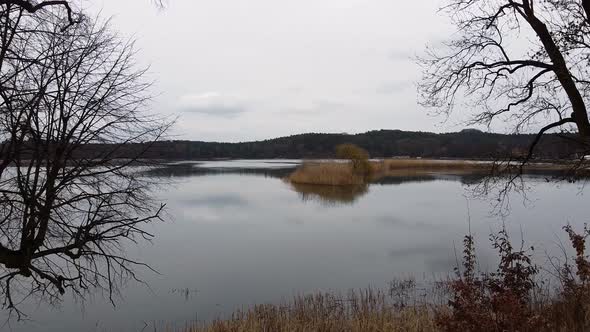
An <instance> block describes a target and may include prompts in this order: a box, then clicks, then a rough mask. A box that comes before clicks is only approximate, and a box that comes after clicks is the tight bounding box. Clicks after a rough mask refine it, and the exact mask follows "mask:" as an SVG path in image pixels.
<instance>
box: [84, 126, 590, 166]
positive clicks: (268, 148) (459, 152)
mask: <svg viewBox="0 0 590 332" xmlns="http://www.w3.org/2000/svg"><path fill="white" fill-rule="evenodd" d="M534 139H535V135H532V134H518V135H517V134H514V135H507V134H496V133H485V132H481V131H479V130H474V129H466V130H463V131H460V132H454V133H442V134H437V133H431V132H415V131H401V130H375V131H369V132H366V133H361V134H326V133H308V134H300V135H293V136H286V137H280V138H274V139H268V140H261V141H252V142H240V143H221V142H203V141H183V140H176V141H158V142H152V143H137V144H125V145H119V146H117V149H116V151H115V152H113V147H112V146H111V145H109V144H88V145H86V146H85V147H83V148H81V149H79V150H78V151H77V154H76V155H75V156H74V157H76V158H102V157H103V155H105V154H107V153H109V154H111V155H112V157H113V158H114V157H118V158H126V156H130V155H137V152H138V151H145V152H144V153H142V154H141V155H142V158H145V159H163V160H179V159H189V160H190V159H209V158H245V159H255V158H297V159H298V158H331V157H335V152H334V147H335V146H337V145H340V144H345V143H351V144H355V145H358V146H360V147H362V148H363V149H365V150H367V151H368V152H369V154H370V155H371V156H372V157H383V158H388V157H402V156H408V157H425V158H476V159H499V158H507V157H512V158H514V159H518V158H524V156H526V154H527V152H528V148H529V146H530V144H531V142H532V141H533V140H534ZM583 150H584V149H579V148H577V145H576V144H572V142H571V140H570V139H569V136H563V135H557V134H551V135H545V136H543V138H542V140H541V142H539V144H538V147H537V149H536V150H535V154H534V158H536V159H552V160H555V159H575V158H580V157H581V156H582V154H583V152H582V151H583ZM113 153H114V155H113Z"/></svg>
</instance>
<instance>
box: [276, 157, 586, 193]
mask: <svg viewBox="0 0 590 332" xmlns="http://www.w3.org/2000/svg"><path fill="white" fill-rule="evenodd" d="M571 166H572V165H566V164H551V163H529V164H527V165H526V166H525V168H524V172H530V171H542V172H543V171H547V172H552V171H567V170H568V169H571ZM492 167H494V171H493V172H494V174H502V173H503V172H506V173H510V172H516V171H518V168H519V167H520V164H519V163H518V162H512V163H509V164H507V163H498V164H496V165H494V164H493V163H492V162H490V161H473V160H438V159H407V158H406V159H385V160H381V161H370V163H369V169H368V171H367V172H366V174H359V173H358V172H355V171H354V169H353V166H352V163H350V162H337V161H306V162H304V163H303V164H302V165H301V166H300V167H299V168H297V169H296V170H295V171H294V172H293V173H292V174H291V175H289V176H288V177H287V180H288V181H289V182H291V183H297V184H315V185H331V186H350V185H361V184H366V183H369V182H371V181H375V180H379V179H381V178H385V177H399V176H408V175H425V174H431V173H440V174H453V175H459V174H467V173H471V174H475V173H479V174H487V173H490V172H491V171H492ZM578 175H582V173H581V172H580V171H578Z"/></svg>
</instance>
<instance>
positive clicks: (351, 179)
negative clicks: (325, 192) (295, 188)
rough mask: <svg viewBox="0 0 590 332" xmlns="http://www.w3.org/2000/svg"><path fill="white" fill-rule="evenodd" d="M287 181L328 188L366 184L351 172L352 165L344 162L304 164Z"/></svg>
mask: <svg viewBox="0 0 590 332" xmlns="http://www.w3.org/2000/svg"><path fill="white" fill-rule="evenodd" d="M287 180H288V181H290V182H292V183H297V184H316V185H330V186H350V185H362V184H364V183H366V181H365V178H364V176H363V175H361V174H355V173H354V172H353V168H352V164H351V163H346V162H341V163H340V162H304V163H303V164H302V165H301V166H299V167H298V168H297V169H296V170H295V171H294V172H293V173H291V175H289V176H288V177H287Z"/></svg>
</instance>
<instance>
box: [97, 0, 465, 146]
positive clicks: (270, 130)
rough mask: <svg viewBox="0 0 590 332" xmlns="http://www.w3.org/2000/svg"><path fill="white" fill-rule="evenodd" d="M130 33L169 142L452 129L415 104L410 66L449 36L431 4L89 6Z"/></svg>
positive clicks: (203, 1)
mask: <svg viewBox="0 0 590 332" xmlns="http://www.w3.org/2000/svg"><path fill="white" fill-rule="evenodd" d="M91 3H92V4H91V6H92V7H91V8H90V10H91V11H101V15H102V16H103V17H109V16H112V17H113V21H112V25H113V27H114V28H115V29H116V30H118V31H120V32H121V33H122V34H123V35H126V36H131V35H133V36H134V37H135V38H136V39H137V46H138V48H139V49H140V53H139V55H138V57H139V60H140V61H141V62H142V63H146V64H150V65H151V70H150V72H151V76H153V78H154V79H155V80H156V82H157V84H156V86H155V87H154V92H155V93H157V96H156V98H155V99H154V103H153V107H154V110H155V111H157V112H160V113H164V114H170V115H177V116H178V117H179V120H178V123H177V125H176V127H175V129H174V134H175V135H177V136H176V138H177V139H191V140H208V141H209V140H215V141H246V140H254V139H265V138H272V137H277V136H286V135H292V134H298V133H305V132H348V133H358V132H364V131H367V130H373V129H403V130H422V131H436V132H445V131H456V130H460V129H462V126H461V125H460V124H458V122H459V120H460V119H451V120H450V121H447V122H444V123H443V120H444V119H443V118H440V117H432V116H429V115H428V114H427V110H424V109H422V108H421V107H419V106H418V105H417V103H416V87H415V84H416V81H417V79H418V78H419V76H420V70H419V68H418V67H417V66H416V65H415V64H414V62H413V61H412V59H411V58H412V57H413V56H414V55H416V54H420V53H421V52H423V50H424V47H425V45H426V44H427V43H436V42H437V41H440V40H442V39H445V38H446V36H447V35H448V34H449V33H450V32H452V29H451V28H450V27H449V25H448V22H447V18H446V17H444V16H441V15H440V14H437V8H438V6H439V5H440V1H439V0H419V1H393V0H296V1H295V0H168V5H167V7H166V8H165V9H164V10H159V9H157V8H156V7H155V6H153V5H150V3H149V1H148V0H126V1H120V0H96V1H92V2H91Z"/></svg>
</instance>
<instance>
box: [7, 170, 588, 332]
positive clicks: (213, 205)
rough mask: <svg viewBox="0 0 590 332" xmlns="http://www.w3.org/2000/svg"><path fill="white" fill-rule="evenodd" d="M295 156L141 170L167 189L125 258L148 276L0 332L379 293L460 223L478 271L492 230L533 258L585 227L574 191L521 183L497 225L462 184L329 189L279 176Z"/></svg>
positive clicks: (394, 182)
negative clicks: (331, 294) (112, 299)
mask: <svg viewBox="0 0 590 332" xmlns="http://www.w3.org/2000/svg"><path fill="white" fill-rule="evenodd" d="M296 164H297V161H290V160H281V161H276V160H271V161H223V162H206V163H202V164H200V165H194V164H191V163H179V164H176V165H174V166H170V167H166V168H163V169H161V170H158V171H154V172H150V173H149V174H146V176H151V177H159V178H160V179H162V180H166V181H171V182H172V183H171V185H170V186H169V187H168V188H166V189H164V190H162V191H161V192H159V193H158V195H159V196H161V198H162V200H164V201H165V202H166V203H167V206H168V214H169V216H168V217H169V218H168V219H169V221H168V222H165V223H158V224H153V225H150V226H149V227H148V230H149V231H151V232H152V233H154V234H155V235H156V237H155V239H154V240H153V241H152V243H142V244H140V245H139V246H130V247H129V249H128V255H129V256H131V257H134V258H138V259H140V260H143V261H144V262H146V263H148V264H150V265H151V266H152V267H154V268H155V269H156V270H158V271H159V273H160V274H155V273H152V272H149V271H141V272H140V275H141V277H142V278H143V279H144V280H145V281H146V282H147V283H148V284H149V287H146V286H144V285H141V284H137V283H131V284H129V285H126V286H125V287H124V288H123V290H122V294H121V296H120V298H118V299H117V300H116V307H113V306H112V305H111V304H110V303H109V302H108V301H107V300H105V299H104V298H103V295H102V294H96V296H95V297H94V298H92V299H88V300H87V301H86V302H84V303H77V302H74V301H72V300H71V299H69V298H66V300H65V301H64V303H63V305H62V306H61V307H56V308H51V309H48V308H47V306H46V305H43V304H42V305H40V306H35V305H32V304H27V305H26V306H25V311H26V312H27V313H28V314H29V319H31V321H28V322H25V323H17V322H12V323H11V324H10V326H8V325H5V326H3V327H2V329H1V330H2V331H154V326H156V327H158V330H159V331H160V330H163V328H162V327H172V328H174V327H182V326H185V324H187V323H190V322H192V321H195V320H198V321H208V320H210V319H212V318H215V317H224V316H226V315H228V314H229V313H231V312H232V311H234V310H235V309H240V308H245V307H247V306H249V305H252V304H254V303H261V302H281V301H287V300H289V299H290V298H291V297H292V296H293V295H296V294H305V293H310V292H315V291H337V292H345V291H347V290H349V289H351V288H363V287H367V286H374V287H386V286H387V283H388V282H389V281H390V280H392V279H394V278H400V277H401V278H403V277H408V276H414V277H416V278H417V279H422V278H424V279H429V278H432V277H433V276H439V275H446V274H448V273H450V272H452V270H453V267H454V266H455V251H454V247H455V246H456V247H457V248H459V249H460V245H461V240H462V236H463V235H464V234H465V233H467V231H468V229H469V226H468V225H469V223H468V220H469V217H468V216H469V215H470V216H471V231H472V232H473V233H474V234H475V236H476V241H478V248H479V249H478V254H479V256H480V259H481V262H482V265H483V266H484V267H485V266H486V265H487V264H490V265H491V263H492V262H493V260H494V255H493V252H492V251H491V250H490V245H489V240H488V234H489V233H490V231H493V230H498V229H499V227H501V225H502V223H505V224H506V226H507V228H508V229H509V230H510V231H511V233H512V235H513V237H515V238H517V239H518V240H520V236H521V233H522V234H524V238H525V241H526V243H527V244H528V245H534V246H535V248H536V251H535V256H536V257H537V262H538V263H543V262H545V261H546V260H547V256H548V255H558V254H559V252H560V251H559V249H558V243H559V241H564V242H565V241H566V240H567V237H566V236H565V233H564V232H563V231H562V230H561V227H562V226H563V225H565V224H566V223H568V222H569V223H571V224H574V225H577V226H578V227H581V226H580V225H583V223H584V222H587V221H590V220H588V207H587V206H588V205H587V204H588V199H587V197H586V196H584V191H583V187H582V184H580V183H576V184H567V183H566V184H560V185H555V184H553V183H547V182H546V181H545V180H544V179H543V178H542V177H536V178H530V179H528V180H527V183H528V186H529V191H528V193H527V200H526V201H524V200H523V197H522V196H520V195H512V196H510V202H511V210H510V214H509V215H508V216H506V217H505V218H500V217H499V216H497V215H494V214H493V213H492V212H493V211H494V210H493V206H492V203H493V201H492V202H491V201H490V200H482V199H475V198H473V197H472V195H471V189H470V187H469V186H468V184H470V183H473V181H474V179H473V176H448V175H447V176H442V175H430V176H424V175H422V176H410V177H405V178H396V179H388V180H384V181H381V183H379V184H372V185H371V186H370V187H365V188H354V189H352V190H335V189H330V188H328V189H326V188H317V187H315V188H314V187H297V188H294V187H292V186H291V185H289V184H287V183H285V182H283V181H282V180H281V177H283V176H284V175H286V174H288V173H289V171H290V170H291V169H292V168H293V167H294V166H295V165H296Z"/></svg>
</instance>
